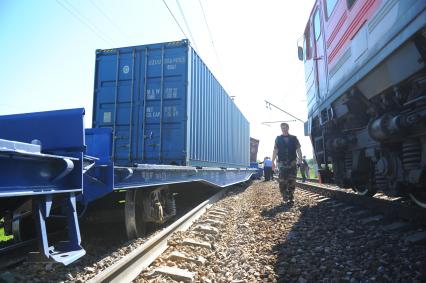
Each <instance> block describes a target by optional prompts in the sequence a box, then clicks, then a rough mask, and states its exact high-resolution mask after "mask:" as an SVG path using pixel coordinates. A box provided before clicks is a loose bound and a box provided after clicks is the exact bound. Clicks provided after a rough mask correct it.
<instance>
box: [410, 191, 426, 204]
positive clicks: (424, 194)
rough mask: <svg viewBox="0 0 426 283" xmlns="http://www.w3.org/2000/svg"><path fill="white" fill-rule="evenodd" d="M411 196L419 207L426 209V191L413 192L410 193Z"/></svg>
mask: <svg viewBox="0 0 426 283" xmlns="http://www.w3.org/2000/svg"><path fill="white" fill-rule="evenodd" d="M409 196H410V198H411V199H412V200H413V201H414V202H415V203H416V204H417V205H418V206H420V207H422V208H426V191H424V190H422V191H421V190H417V191H413V192H411V193H409Z"/></svg>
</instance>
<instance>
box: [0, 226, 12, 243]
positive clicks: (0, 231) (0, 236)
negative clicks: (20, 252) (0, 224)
mask: <svg viewBox="0 0 426 283" xmlns="http://www.w3.org/2000/svg"><path fill="white" fill-rule="evenodd" d="M12 238H13V236H6V235H5V234H4V229H3V228H0V242H6V241H9V240H11V239H12Z"/></svg>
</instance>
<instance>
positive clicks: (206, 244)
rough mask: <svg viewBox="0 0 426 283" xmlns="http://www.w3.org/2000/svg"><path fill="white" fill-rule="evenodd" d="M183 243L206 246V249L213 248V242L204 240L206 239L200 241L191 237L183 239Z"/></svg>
mask: <svg viewBox="0 0 426 283" xmlns="http://www.w3.org/2000/svg"><path fill="white" fill-rule="evenodd" d="M182 245H186V246H196V247H202V248H206V249H210V250H211V249H212V244H210V243H208V242H204V241H198V240H195V239H191V238H186V239H184V240H183V241H182Z"/></svg>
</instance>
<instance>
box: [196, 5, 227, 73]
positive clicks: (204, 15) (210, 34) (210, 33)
mask: <svg viewBox="0 0 426 283" xmlns="http://www.w3.org/2000/svg"><path fill="white" fill-rule="evenodd" d="M198 3H199V4H200V7H201V11H202V12H203V17H204V22H205V23H206V26H207V31H208V32H209V37H210V41H211V44H212V46H213V50H214V54H215V55H216V59H217V62H218V63H219V67H220V69H221V72H222V75H223V68H222V62H221V61H220V59H219V55H218V53H217V50H216V46H215V45H214V41H213V36H212V32H211V30H210V26H209V24H208V23H207V17H206V13H205V12H204V8H203V4H202V3H201V0H198Z"/></svg>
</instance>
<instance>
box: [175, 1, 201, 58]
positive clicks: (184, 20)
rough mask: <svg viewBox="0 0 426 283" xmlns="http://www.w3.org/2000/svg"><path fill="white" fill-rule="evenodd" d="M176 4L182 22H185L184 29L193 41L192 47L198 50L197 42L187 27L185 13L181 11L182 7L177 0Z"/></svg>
mask: <svg viewBox="0 0 426 283" xmlns="http://www.w3.org/2000/svg"><path fill="white" fill-rule="evenodd" d="M176 4H177V5H178V8H179V11H180V14H181V15H182V18H183V22H184V23H185V26H186V29H187V30H188V32H189V35H190V36H191V41H192V42H193V43H194V47H195V49H196V50H197V52H198V48H197V44H196V43H195V38H194V36H193V35H192V32H191V29H190V28H189V25H188V22H187V21H186V17H185V14H184V13H183V10H182V7H181V6H180V3H179V0H176Z"/></svg>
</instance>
